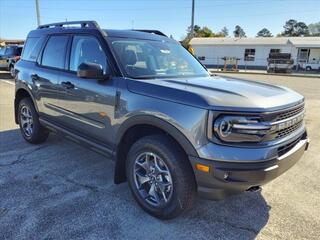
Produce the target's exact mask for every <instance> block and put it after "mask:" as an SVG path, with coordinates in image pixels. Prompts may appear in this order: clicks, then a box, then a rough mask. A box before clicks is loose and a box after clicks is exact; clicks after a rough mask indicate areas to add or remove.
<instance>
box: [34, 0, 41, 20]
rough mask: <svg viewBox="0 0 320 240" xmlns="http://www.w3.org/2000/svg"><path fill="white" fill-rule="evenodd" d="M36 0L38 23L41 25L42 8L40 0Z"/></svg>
mask: <svg viewBox="0 0 320 240" xmlns="http://www.w3.org/2000/svg"><path fill="white" fill-rule="evenodd" d="M35 1H36V13H37V24H38V26H39V25H40V8H39V0H35Z"/></svg>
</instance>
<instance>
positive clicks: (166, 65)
mask: <svg viewBox="0 0 320 240" xmlns="http://www.w3.org/2000/svg"><path fill="white" fill-rule="evenodd" d="M111 46H112V50H113V51H114V52H115V55H116V58H117V60H118V62H119V63H120V65H121V67H122V69H123V70H124V72H125V73H126V74H127V75H128V76H129V77H132V78H169V77H196V76H199V77H200V76H208V72H207V71H206V69H205V68H204V67H203V66H202V65H201V64H200V63H199V62H198V61H197V60H196V59H195V58H194V57H193V56H192V55H191V54H190V53H189V52H188V51H187V50H185V49H184V48H183V47H182V46H181V45H180V44H178V43H175V42H169V41H168V42H167V41H153V40H147V39H122V38H111Z"/></svg>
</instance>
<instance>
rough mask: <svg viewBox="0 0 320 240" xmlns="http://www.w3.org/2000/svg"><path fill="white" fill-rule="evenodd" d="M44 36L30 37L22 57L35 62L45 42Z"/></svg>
mask: <svg viewBox="0 0 320 240" xmlns="http://www.w3.org/2000/svg"><path fill="white" fill-rule="evenodd" d="M44 39H45V38H44V37H41V38H38V37H36V38H28V39H27V42H26V43H25V45H24V48H23V52H22V57H21V58H22V59H23V60H27V61H32V62H35V61H36V60H37V57H38V54H39V52H40V50H41V47H42V44H43V42H44Z"/></svg>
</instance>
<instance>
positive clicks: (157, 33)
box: [132, 29, 168, 37]
mask: <svg viewBox="0 0 320 240" xmlns="http://www.w3.org/2000/svg"><path fill="white" fill-rule="evenodd" d="M132 30H133V31H138V32H146V33H153V34H156V35H161V36H164V37H168V36H167V35H165V34H164V33H163V32H160V31H159V30H149V29H132Z"/></svg>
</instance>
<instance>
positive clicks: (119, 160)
mask: <svg viewBox="0 0 320 240" xmlns="http://www.w3.org/2000/svg"><path fill="white" fill-rule="evenodd" d="M135 134H137V136H135ZM152 134H166V135H167V136H169V137H170V138H171V139H172V140H174V141H175V142H176V143H178V146H179V147H180V148H181V149H182V150H183V151H184V152H185V153H186V155H191V156H198V153H197V151H196V149H195V148H194V147H193V145H192V143H191V142H190V141H189V140H188V139H187V138H186V137H185V136H184V134H183V133H182V132H181V131H180V130H179V129H177V128H176V127H175V126H173V125H172V124H170V123H168V122H167V121H165V120H163V119H160V118H157V117H154V116H148V115H145V116H135V117H132V118H130V119H128V120H126V122H124V123H123V124H122V125H121V127H120V129H119V131H118V134H117V137H116V146H117V147H116V149H115V162H116V164H115V173H114V182H115V183H122V182H125V181H126V173H125V163H126V157H127V153H128V151H129V148H130V146H131V145H132V144H133V143H134V142H135V141H137V140H138V139H139V138H141V137H144V136H147V135H152Z"/></svg>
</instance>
